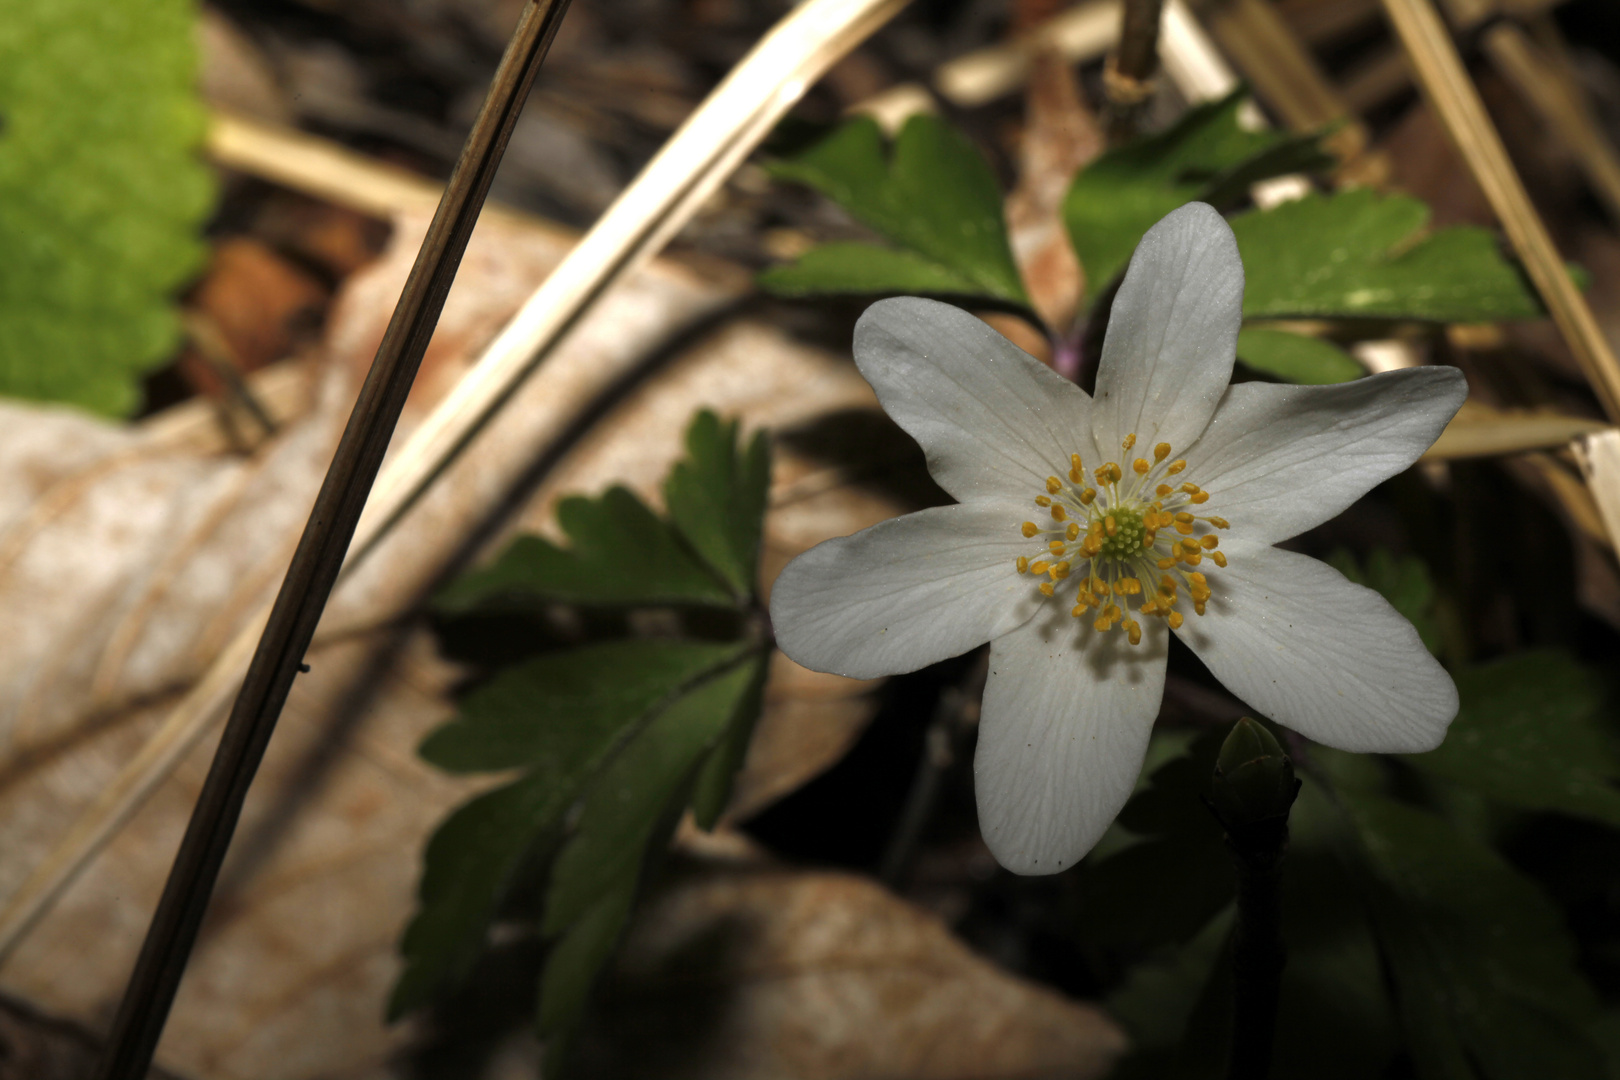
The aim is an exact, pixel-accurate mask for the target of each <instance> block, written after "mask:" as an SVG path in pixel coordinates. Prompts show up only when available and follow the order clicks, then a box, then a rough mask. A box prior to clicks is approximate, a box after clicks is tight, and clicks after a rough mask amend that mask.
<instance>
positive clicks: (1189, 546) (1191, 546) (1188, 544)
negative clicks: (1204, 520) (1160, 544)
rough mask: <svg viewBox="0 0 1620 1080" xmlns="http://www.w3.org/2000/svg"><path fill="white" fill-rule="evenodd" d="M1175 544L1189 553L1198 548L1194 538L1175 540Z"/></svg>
mask: <svg viewBox="0 0 1620 1080" xmlns="http://www.w3.org/2000/svg"><path fill="white" fill-rule="evenodd" d="M1176 546H1177V547H1178V548H1180V549H1181V550H1183V551H1185V552H1187V553H1189V554H1191V553H1192V552H1194V551H1197V550H1198V541H1196V540H1177V541H1176Z"/></svg>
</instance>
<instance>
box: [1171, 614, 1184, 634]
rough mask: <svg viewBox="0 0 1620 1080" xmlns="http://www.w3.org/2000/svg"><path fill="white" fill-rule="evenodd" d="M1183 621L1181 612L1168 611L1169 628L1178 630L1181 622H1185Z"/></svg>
mask: <svg viewBox="0 0 1620 1080" xmlns="http://www.w3.org/2000/svg"><path fill="white" fill-rule="evenodd" d="M1185 621H1186V620H1185V619H1183V618H1182V617H1181V612H1179V611H1172V612H1171V613H1170V629H1172V630H1180V629H1181V624H1182V623H1183V622H1185Z"/></svg>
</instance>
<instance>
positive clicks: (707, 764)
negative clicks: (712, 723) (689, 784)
mask: <svg viewBox="0 0 1620 1080" xmlns="http://www.w3.org/2000/svg"><path fill="white" fill-rule="evenodd" d="M769 673H770V660H769V657H766V658H764V659H762V660H761V661H760V662H759V664H757V665H756V666H755V668H754V681H753V682H752V683H750V684H749V686H748V689H747V690H746V691H744V693H743V695H742V697H740V698H739V699H738V700H737V708H736V709H735V710H734V712H733V713H732V717H731V722H730V725H729V726H728V727H727V729H726V732H725V734H724V735H723V736H721V740H720V745H719V746H717V747H715V749H714V752H713V753H711V754H710V755H709V756H708V759H707V760H705V761H704V763H703V771H702V772H700V773H699V774H698V778H697V785H696V787H695V788H694V789H693V792H692V818H693V820H694V821H695V822H696V823H697V827H698V828H700V829H712V828H714V823H715V822H716V821H719V820H720V814H721V813H722V812H723V811H724V810H725V808H726V804H727V803H728V802H729V801H730V800H731V787H732V783H733V782H734V781H735V780H736V778H737V772H738V770H740V769H741V768H742V766H743V759H744V758H746V757H747V756H748V745H749V743H750V742H752V741H753V738H754V725H755V724H757V723H758V722H759V718H760V715H761V713H762V712H763V710H764V704H765V679H766V676H767V675H768V674H769Z"/></svg>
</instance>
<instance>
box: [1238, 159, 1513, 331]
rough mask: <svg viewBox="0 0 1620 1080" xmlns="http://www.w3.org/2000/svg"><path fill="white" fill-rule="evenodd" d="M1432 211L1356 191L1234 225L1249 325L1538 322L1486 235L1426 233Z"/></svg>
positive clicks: (1243, 218) (1250, 216) (1289, 205)
mask: <svg viewBox="0 0 1620 1080" xmlns="http://www.w3.org/2000/svg"><path fill="white" fill-rule="evenodd" d="M1428 220H1429V208H1428V207H1427V206H1425V205H1424V204H1423V203H1422V202H1420V201H1418V200H1417V199H1413V198H1410V197H1408V196H1404V195H1379V194H1378V193H1376V192H1374V191H1372V190H1370V189H1367V188H1353V189H1350V190H1347V191H1341V192H1338V193H1336V194H1332V195H1317V194H1312V195H1307V196H1305V197H1304V198H1302V199H1296V200H1294V201H1292V202H1285V203H1282V204H1281V205H1279V206H1275V207H1273V208H1272V209H1270V210H1257V211H1253V212H1251V213H1247V214H1242V215H1240V216H1238V217H1235V218H1233V219H1232V223H1231V224H1232V231H1233V232H1234V233H1236V234H1237V242H1238V250H1239V252H1240V253H1241V254H1242V256H1243V268H1244V273H1245V275H1246V284H1245V287H1244V292H1243V314H1244V315H1245V316H1247V317H1249V318H1302V317H1311V318H1319V317H1326V318H1377V319H1426V320H1432V321H1437V322H1488V321H1495V320H1500V319H1533V318H1537V317H1539V316H1540V315H1541V314H1542V308H1541V305H1540V303H1539V302H1538V301H1537V299H1536V295H1535V293H1534V292H1533V291H1532V290H1531V288H1530V286H1529V283H1528V282H1527V281H1526V280H1525V278H1524V276H1523V275H1522V274H1521V273H1520V272H1519V271H1518V269H1517V268H1516V267H1514V266H1513V265H1512V264H1511V263H1509V262H1508V261H1507V260H1506V259H1505V258H1504V257H1503V256H1502V252H1501V250H1500V248H1499V247H1498V245H1497V242H1496V238H1495V236H1493V235H1492V234H1491V233H1490V232H1488V231H1486V230H1484V229H1476V228H1454V229H1443V230H1441V231H1440V232H1438V233H1435V234H1433V235H1431V236H1427V237H1425V236H1423V235H1422V230H1423V228H1424V226H1425V225H1427V224H1428Z"/></svg>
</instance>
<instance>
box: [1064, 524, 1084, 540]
mask: <svg viewBox="0 0 1620 1080" xmlns="http://www.w3.org/2000/svg"><path fill="white" fill-rule="evenodd" d="M1063 535H1064V536H1066V537H1068V538H1069V539H1070V540H1078V539H1080V523H1079V522H1077V521H1071V522H1069V527H1068V528H1067V529H1064V530H1063Z"/></svg>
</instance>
